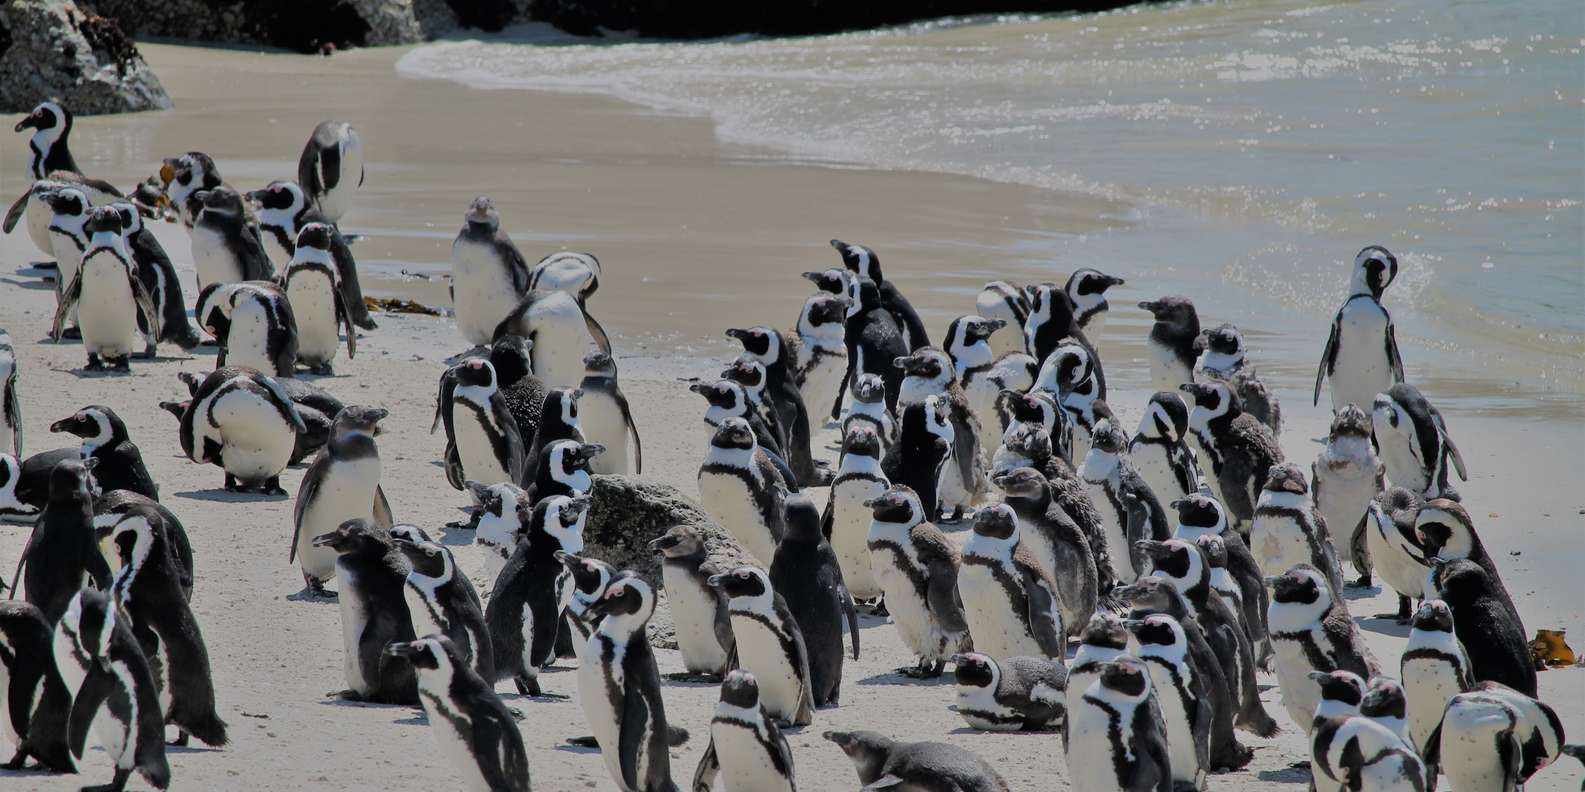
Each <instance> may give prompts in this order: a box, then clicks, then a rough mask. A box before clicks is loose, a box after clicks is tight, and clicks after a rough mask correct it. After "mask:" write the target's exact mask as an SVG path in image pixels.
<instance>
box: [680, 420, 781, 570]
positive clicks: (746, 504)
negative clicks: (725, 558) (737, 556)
mask: <svg viewBox="0 0 1585 792" xmlns="http://www.w3.org/2000/svg"><path fill="white" fill-rule="evenodd" d="M698 482H699V502H700V504H701V505H702V506H704V509H705V511H706V512H709V514H710V516H712V517H714V518H715V519H716V522H718V523H720V524H721V525H723V526H725V527H726V529H727V530H728V531H729V532H730V533H731V534H732V535H733V537H734V538H736V539H737V540H738V542H739V543H740V544H742V545H743V548H744V549H745V550H747V551H748V552H749V553H750V554H752V555H753V556H754V557H755V558H756V559H759V560H760V561H762V562H764V563H769V561H767V559H770V560H774V559H775V557H776V544H777V543H778V542H780V541H781V538H782V535H783V534H784V533H786V522H785V519H784V514H783V511H784V505H783V504H784V502H785V499H786V497H787V486H786V483H785V482H784V481H782V477H781V473H779V472H777V470H776V468H775V466H773V465H772V464H771V462H770V459H769V458H768V457H767V456H766V455H765V453H764V452H763V451H762V450H761V449H760V448H759V444H758V443H756V442H755V441H754V433H753V432H752V431H751V430H750V429H749V426H748V422H746V421H744V420H743V419H741V418H728V419H726V420H725V421H723V422H722V423H721V427H720V428H719V429H717V430H716V433H715V436H714V437H713V438H711V440H710V450H709V452H708V453H706V454H705V457H704V463H703V464H702V465H701V466H700V467H699V477H698Z"/></svg>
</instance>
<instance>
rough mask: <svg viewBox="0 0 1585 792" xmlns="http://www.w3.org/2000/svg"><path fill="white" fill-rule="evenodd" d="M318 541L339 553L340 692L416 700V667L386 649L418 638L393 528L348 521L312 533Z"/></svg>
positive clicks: (399, 700) (408, 701)
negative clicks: (342, 685)
mask: <svg viewBox="0 0 1585 792" xmlns="http://www.w3.org/2000/svg"><path fill="white" fill-rule="evenodd" d="M314 545H315V546H317V547H328V548H330V549H332V550H334V551H335V552H336V595H337V596H336V599H337V600H338V601H339V603H340V605H339V607H340V609H341V637H342V652H343V656H344V660H343V663H342V674H343V676H344V677H345V679H346V683H347V689H346V690H344V691H342V692H341V693H340V694H337V695H339V696H340V697H341V698H344V699H348V700H352V701H369V702H376V703H385V704H414V703H417V701H418V699H417V689H416V687H415V685H416V682H415V678H414V676H413V667H412V665H411V664H410V663H408V662H407V661H405V660H403V659H401V658H393V657H390V656H388V655H386V653H385V649H386V647H388V646H390V645H391V644H392V643H394V642H397V641H411V640H413V638H414V635H413V621H412V618H411V616H410V614H409V612H408V608H407V599H406V597H405V596H404V595H403V593H402V592H403V590H404V589H405V588H406V587H407V573H408V565H407V560H406V559H405V558H404V557H403V556H402V553H400V552H399V551H397V549H396V547H395V546H394V543H393V542H392V541H391V535H390V532H389V531H386V530H385V529H382V528H376V527H375V526H374V524H373V523H371V522H369V521H368V520H348V521H346V522H344V523H342V524H341V525H339V526H337V527H336V528H335V530H333V531H331V532H329V533H326V534H321V535H320V536H316V537H314Z"/></svg>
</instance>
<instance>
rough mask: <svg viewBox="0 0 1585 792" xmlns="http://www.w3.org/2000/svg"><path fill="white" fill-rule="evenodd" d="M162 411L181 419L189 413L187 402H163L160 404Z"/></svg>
mask: <svg viewBox="0 0 1585 792" xmlns="http://www.w3.org/2000/svg"><path fill="white" fill-rule="evenodd" d="M160 409H162V410H164V411H166V412H168V413H170V414H171V415H174V416H176V417H177V418H178V419H179V418H181V417H182V416H183V415H185V414H186V413H187V402H174V401H162V402H160Z"/></svg>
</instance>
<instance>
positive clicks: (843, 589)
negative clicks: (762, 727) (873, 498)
mask: <svg viewBox="0 0 1585 792" xmlns="http://www.w3.org/2000/svg"><path fill="white" fill-rule="evenodd" d="M786 521H787V533H786V534H784V535H783V536H782V540H781V542H779V543H777V545H776V556H775V560H774V561H772V562H771V566H770V570H769V571H770V582H771V588H772V589H773V590H774V591H775V592H776V595H777V596H779V597H781V598H782V599H783V600H785V601H786V603H787V611H788V613H789V614H790V615H791V616H792V618H793V622H794V623H795V624H797V625H798V631H799V633H800V634H801V635H802V636H803V641H804V647H805V648H806V649H807V653H808V659H809V686H810V696H811V698H812V699H813V701H814V706H816V707H818V708H822V709H823V708H825V707H835V706H837V705H838V704H839V703H840V700H841V695H842V627H843V624H844V623H845V624H846V625H847V630H848V637H849V639H850V640H851V642H852V644H853V659H854V660H857V659H859V619H858V613H857V612H856V611H855V610H854V606H853V597H852V596H851V595H850V594H849V593H848V589H847V584H846V583H845V581H844V580H843V577H842V568H841V566H840V564H839V563H838V561H837V555H836V551H835V550H833V549H832V548H831V544H830V543H829V542H827V541H826V537H825V536H824V535H823V534H822V533H821V531H820V512H819V510H818V509H816V508H815V505H814V502H813V501H811V500H809V498H808V496H805V495H794V496H792V497H789V498H788V499H787V501H786Z"/></svg>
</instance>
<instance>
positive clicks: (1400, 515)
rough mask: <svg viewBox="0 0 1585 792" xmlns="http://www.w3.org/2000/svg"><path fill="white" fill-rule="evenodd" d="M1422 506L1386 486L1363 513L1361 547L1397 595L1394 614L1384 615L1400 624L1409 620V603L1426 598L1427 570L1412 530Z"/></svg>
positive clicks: (1427, 563) (1427, 562)
mask: <svg viewBox="0 0 1585 792" xmlns="http://www.w3.org/2000/svg"><path fill="white" fill-rule="evenodd" d="M1423 503H1424V501H1423V500H1421V498H1420V496H1418V495H1416V494H1414V493H1413V492H1410V491H1409V490H1406V489H1404V488H1403V487H1389V488H1387V489H1386V490H1384V491H1382V492H1381V493H1380V494H1379V495H1377V496H1376V499H1375V500H1374V501H1372V502H1371V504H1370V506H1368V507H1367V508H1366V511H1365V519H1364V531H1365V547H1366V549H1367V550H1368V552H1369V555H1370V559H1371V563H1372V566H1374V567H1375V571H1376V572H1378V573H1379V574H1380V575H1381V579H1382V581H1383V582H1385V583H1386V584H1387V585H1388V586H1389V587H1391V588H1392V590H1393V591H1395V592H1397V594H1398V610H1397V612H1396V613H1393V614H1386V615H1387V616H1389V617H1390V618H1396V619H1397V621H1398V623H1400V624H1407V623H1408V621H1409V614H1410V606H1409V601H1410V600H1411V599H1423V598H1424V597H1425V596H1426V589H1425V584H1426V576H1427V574H1429V573H1430V571H1431V561H1430V559H1428V558H1426V555H1425V548H1424V547H1421V546H1420V539H1419V536H1418V535H1417V533H1416V531H1415V527H1414V524H1415V520H1416V519H1417V518H1418V516H1419V513H1420V506H1421V505H1422V504H1423Z"/></svg>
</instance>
